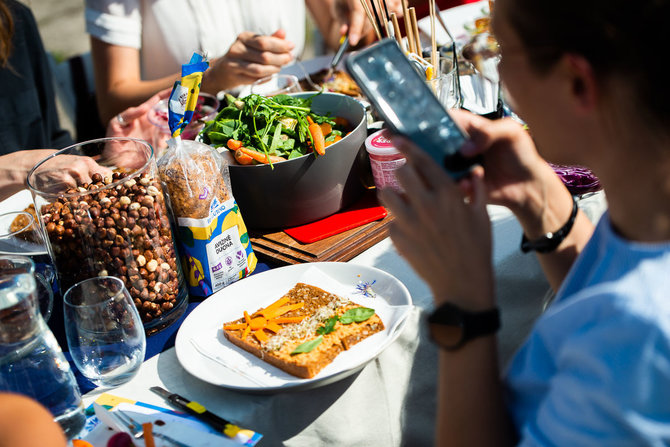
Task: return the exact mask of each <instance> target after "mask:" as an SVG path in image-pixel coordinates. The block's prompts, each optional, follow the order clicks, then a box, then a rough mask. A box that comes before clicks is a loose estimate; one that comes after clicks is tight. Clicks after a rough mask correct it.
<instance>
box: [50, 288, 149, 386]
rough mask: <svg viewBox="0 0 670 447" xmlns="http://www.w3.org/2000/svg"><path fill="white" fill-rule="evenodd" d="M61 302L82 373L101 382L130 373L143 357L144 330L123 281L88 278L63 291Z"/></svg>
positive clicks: (111, 383)
mask: <svg viewBox="0 0 670 447" xmlns="http://www.w3.org/2000/svg"><path fill="white" fill-rule="evenodd" d="M63 303H64V309H65V334H66V336H67V342H68V346H69V349H70V355H72V359H73V360H74V364H75V365H76V366H77V369H79V371H80V372H81V373H82V374H83V375H84V377H86V378H87V379H89V380H90V381H91V382H93V383H94V384H96V385H97V386H100V387H105V388H111V387H115V386H118V385H121V384H122V383H125V382H127V381H129V380H130V379H132V378H133V377H134V376H135V374H137V372H138V371H139V368H140V366H141V365H142V361H143V360H144V354H145V351H146V336H145V334H144V327H143V326H142V320H141V319H140V315H139V312H138V311H137V309H136V307H135V304H134V303H133V301H132V299H131V297H130V293H129V292H128V290H127V289H126V287H125V286H124V284H123V281H121V280H120V279H118V278H115V277H112V276H100V277H95V278H89V279H86V280H84V281H81V282H79V283H77V284H75V285H74V286H72V287H71V288H70V289H69V290H68V291H67V292H66V293H65V296H64V297H63Z"/></svg>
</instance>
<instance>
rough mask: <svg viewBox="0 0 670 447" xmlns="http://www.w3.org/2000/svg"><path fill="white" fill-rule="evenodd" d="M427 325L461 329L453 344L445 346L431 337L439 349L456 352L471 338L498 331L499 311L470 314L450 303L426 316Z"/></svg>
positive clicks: (490, 310)
mask: <svg viewBox="0 0 670 447" xmlns="http://www.w3.org/2000/svg"><path fill="white" fill-rule="evenodd" d="M428 324H429V325H431V326H432V325H438V326H447V327H448V326H451V327H457V326H459V327H461V329H462V333H461V337H460V339H459V340H457V341H456V342H455V343H453V344H445V343H444V342H442V341H440V340H438V339H436V338H435V337H433V340H434V341H435V342H436V343H437V344H438V345H439V346H440V347H441V348H443V349H446V350H456V349H459V348H460V347H462V346H463V345H464V344H465V343H467V342H468V341H469V340H472V339H473V338H477V337H482V336H486V335H490V334H494V333H496V332H497V331H498V329H500V311H499V310H498V308H493V309H489V310H485V311H479V312H470V311H466V310H463V309H461V308H460V307H458V306H456V305H454V304H452V303H444V304H442V305H440V307H438V308H437V309H435V311H434V312H433V313H431V314H430V315H429V316H428ZM431 336H432V332H431Z"/></svg>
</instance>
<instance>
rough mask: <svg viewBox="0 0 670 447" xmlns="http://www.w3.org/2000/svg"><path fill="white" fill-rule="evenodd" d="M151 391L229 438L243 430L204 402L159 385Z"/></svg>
mask: <svg viewBox="0 0 670 447" xmlns="http://www.w3.org/2000/svg"><path fill="white" fill-rule="evenodd" d="M150 390H151V391H153V392H154V393H156V394H158V395H159V396H161V397H162V398H163V399H165V400H167V401H168V402H170V403H171V404H172V405H174V406H175V407H177V408H179V409H180V410H183V411H185V412H187V413H188V414H191V415H193V416H195V417H196V418H198V419H199V420H201V421H203V422H204V423H206V424H208V425H210V426H211V427H214V429H215V430H217V431H218V432H221V433H223V434H224V435H226V436H227V437H229V438H235V436H236V435H237V433H238V432H239V431H240V430H241V429H240V427H238V426H237V425H235V424H233V423H232V422H230V421H227V420H225V419H223V418H221V417H219V416H217V415H215V414H214V413H212V412H210V411H208V410H207V409H206V408H205V407H204V406H203V405H202V404H199V403H198V402H195V401H192V400H188V399H186V398H185V397H182V396H180V395H179V394H175V393H171V392H169V391H168V390H166V389H163V388H161V387H159V386H152V387H151V388H150Z"/></svg>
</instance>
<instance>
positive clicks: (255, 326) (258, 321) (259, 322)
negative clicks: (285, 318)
mask: <svg viewBox="0 0 670 447" xmlns="http://www.w3.org/2000/svg"><path fill="white" fill-rule="evenodd" d="M267 322H268V320H266V319H265V318H263V317H256V318H254V319H252V320H251V323H250V324H249V327H251V330H252V331H257V330H259V329H263V328H264V327H265V323H267Z"/></svg>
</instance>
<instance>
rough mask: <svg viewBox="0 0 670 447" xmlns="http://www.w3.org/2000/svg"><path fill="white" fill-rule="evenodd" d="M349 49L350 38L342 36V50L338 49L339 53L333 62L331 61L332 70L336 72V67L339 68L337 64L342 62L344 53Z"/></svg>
mask: <svg viewBox="0 0 670 447" xmlns="http://www.w3.org/2000/svg"><path fill="white" fill-rule="evenodd" d="M348 48H349V36H342V37H341V38H340V48H338V49H337V53H335V56H333V60H332V61H330V69H331V70H335V67H337V64H339V63H340V60H342V56H343V55H344V52H345V51H347V49H348Z"/></svg>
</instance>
